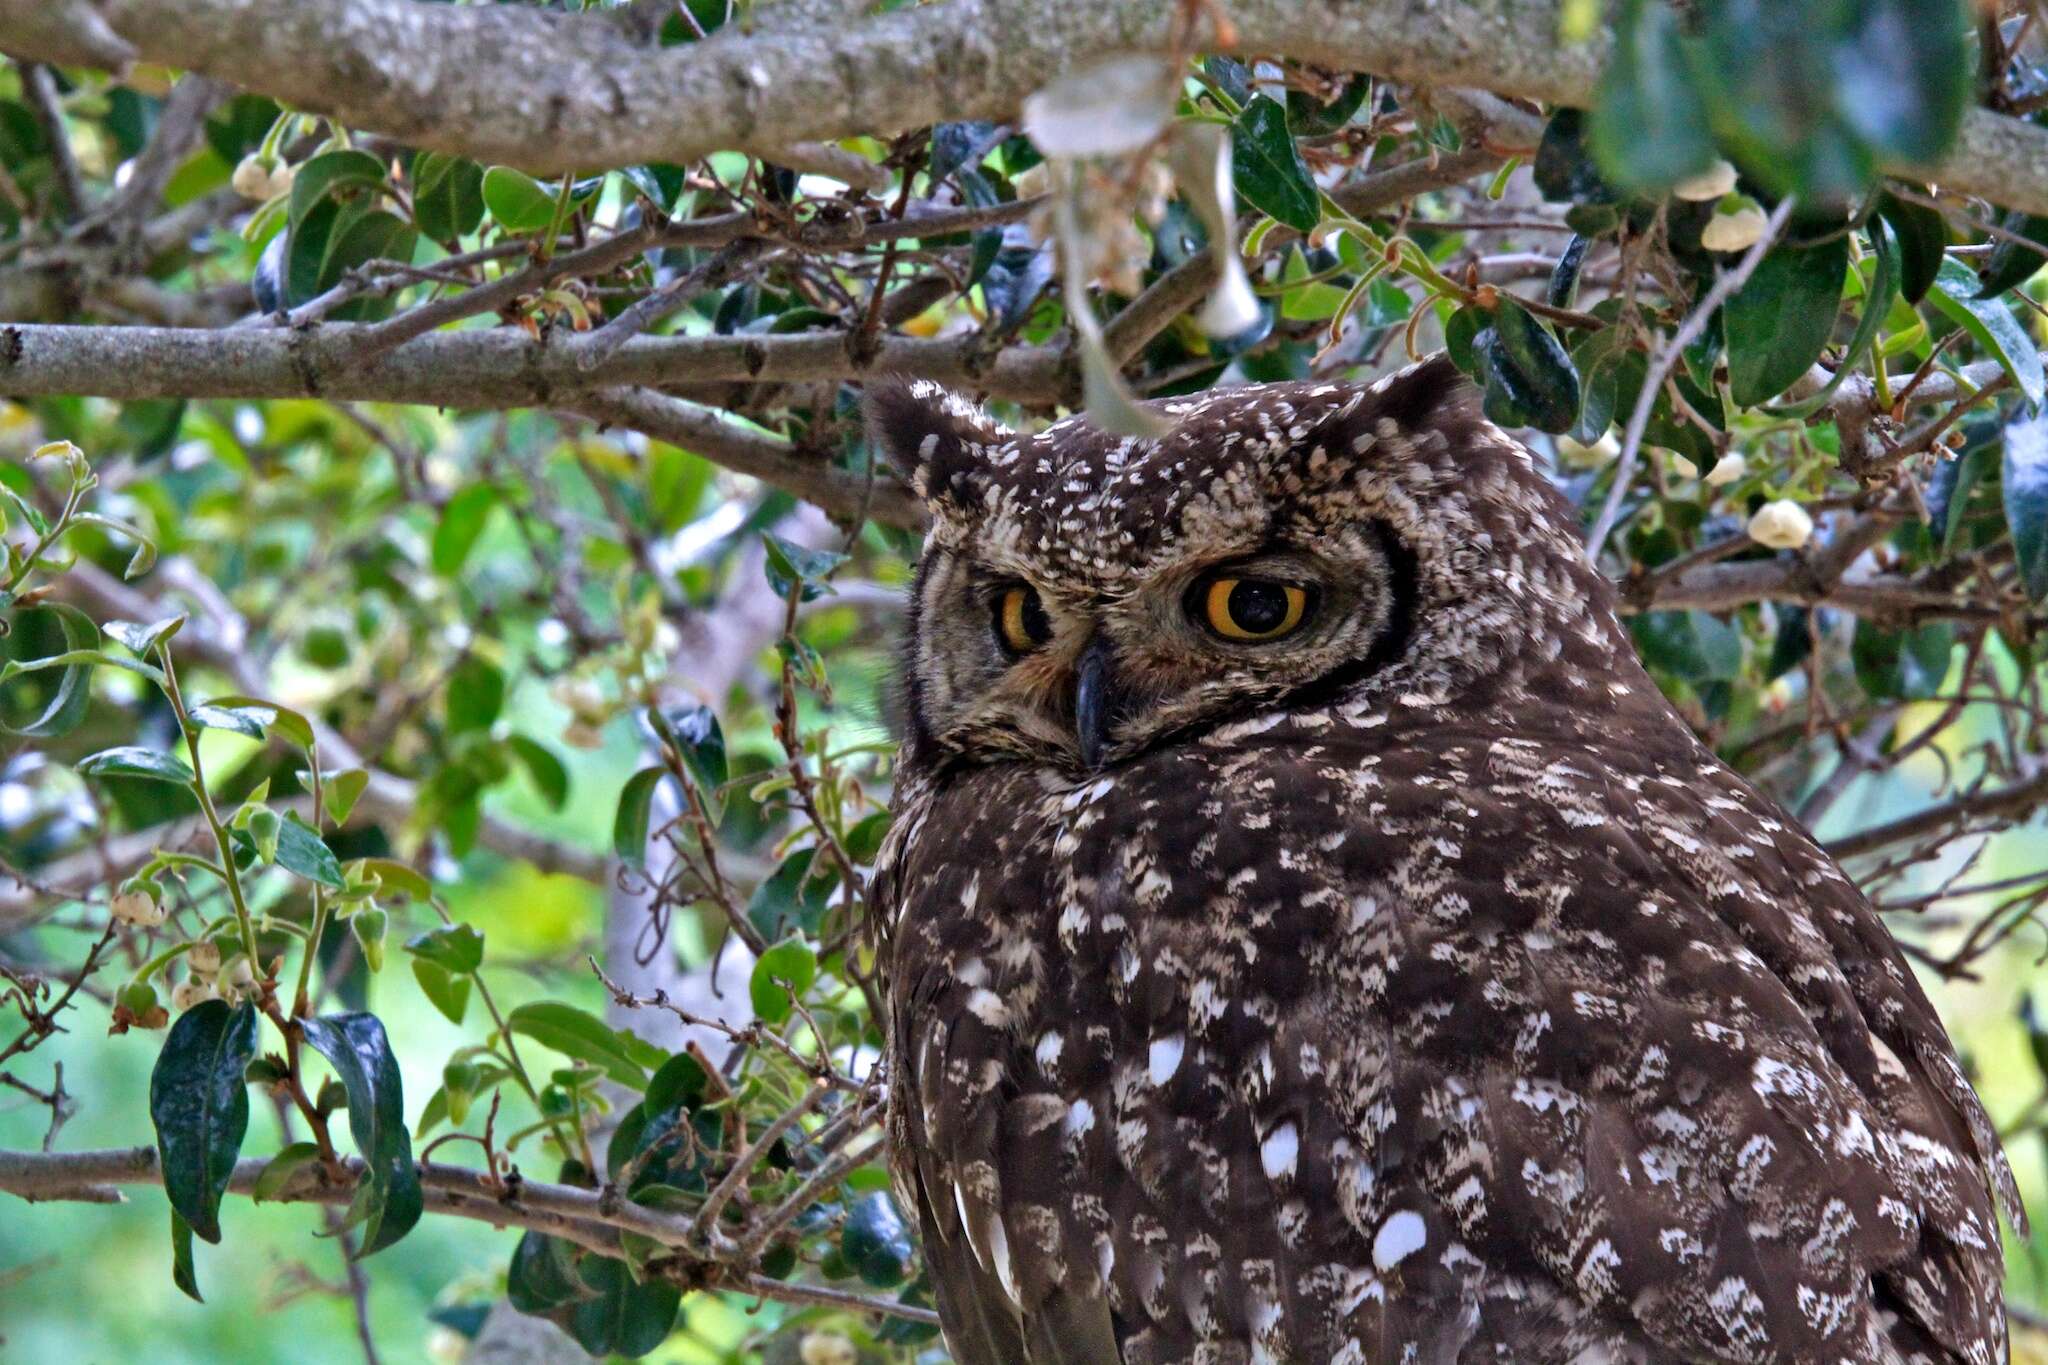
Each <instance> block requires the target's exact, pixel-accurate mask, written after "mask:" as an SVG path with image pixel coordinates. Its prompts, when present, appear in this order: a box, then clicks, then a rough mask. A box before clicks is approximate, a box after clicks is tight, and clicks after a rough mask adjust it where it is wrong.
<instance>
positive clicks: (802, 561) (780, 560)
mask: <svg viewBox="0 0 2048 1365" xmlns="http://www.w3.org/2000/svg"><path fill="white" fill-rule="evenodd" d="M761 544H762V546H763V547H764V548H765V549H766V550H767V559H766V571H767V574H768V586H769V587H771V588H773V589H775V595H776V596H777V597H783V598H786V597H788V596H789V594H790V592H791V591H792V590H793V589H796V588H798V587H799V586H801V588H802V592H803V600H804V601H806V602H809V601H811V600H813V599H814V598H818V597H822V596H825V595H827V594H829V593H830V592H831V591H832V585H831V584H830V583H828V582H827V581H826V579H827V578H829V577H830V576H831V573H832V571H833V570H834V569H836V568H838V567H839V566H840V565H841V564H844V563H845V562H846V556H845V555H843V554H840V553H838V552H837V551H834V550H813V549H811V548H810V547H809V546H807V545H799V544H797V543H796V542H795V541H793V540H785V539H783V538H782V537H781V536H778V535H776V534H775V533H774V532H773V531H763V532H762V533H761Z"/></svg>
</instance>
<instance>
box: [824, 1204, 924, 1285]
mask: <svg viewBox="0 0 2048 1365" xmlns="http://www.w3.org/2000/svg"><path fill="white" fill-rule="evenodd" d="M839 1254H840V1255H842V1256H844V1257H845V1258H846V1263H847V1264H848V1265H850V1266H852V1267H853V1269H854V1272H855V1273H856V1274H858V1275H859V1276H860V1277H861V1279H863V1280H865V1281H866V1282H867V1283H869V1284H871V1285H873V1286H874V1287H875V1288H877V1289H888V1288H890V1287H891V1286H892V1285H898V1284H901V1283H903V1281H904V1280H905V1279H906V1278H908V1276H909V1274H910V1267H911V1264H912V1263H913V1261H914V1260H915V1259H916V1257H915V1253H914V1250H913V1246H912V1243H911V1238H910V1225H909V1224H908V1223H906V1222H904V1220H903V1212H902V1210H900V1209H898V1208H897V1207H896V1200H895V1198H894V1197H893V1196H892V1195H890V1194H889V1192H888V1191H886V1190H877V1191H876V1192H875V1193H873V1194H870V1195H864V1196H862V1197H861V1198H859V1199H856V1200H855V1201H854V1202H853V1203H852V1205H851V1206H849V1207H848V1208H847V1210H846V1222H845V1223H844V1224H843V1225H842V1226H841V1227H840V1230H839Z"/></svg>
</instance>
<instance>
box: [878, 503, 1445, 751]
mask: <svg viewBox="0 0 2048 1365" xmlns="http://www.w3.org/2000/svg"><path fill="white" fill-rule="evenodd" d="M995 558H996V560H997V562H994V563H989V562H984V561H983V559H982V557H981V555H980V554H979V553H977V551H976V550H975V549H973V548H971V547H970V546H969V545H956V546H954V547H951V548H948V547H935V548H932V549H930V550H928V552H927V555H926V558H925V561H924V562H923V563H922V564H921V565H920V568H919V576H918V584H917V588H916V593H915V597H916V610H915V617H914V620H913V625H912V637H911V640H910V641H909V646H910V648H909V657H908V659H907V660H906V663H907V669H906V673H907V682H908V683H909V692H910V697H909V700H910V704H911V711H912V720H913V723H914V725H915V728H916V733H917V735H918V736H919V738H920V740H921V743H922V744H923V745H925V746H928V747H926V748H925V752H926V753H928V754H931V755H932V756H933V757H941V756H943V757H947V758H951V759H954V760H964V761H968V762H990V761H1006V760H1011V761H1013V760H1026V761H1037V762H1042V763H1047V764H1049V765H1051V766H1054V767H1057V768H1061V769H1064V770H1076V769H1078V770H1083V771H1094V770H1097V769H1101V768H1104V767H1108V766H1112V765H1114V764H1116V763H1119V762H1123V761H1125V760H1127V759H1129V758H1132V757H1134V756H1136V755H1137V754H1139V753H1142V752H1144V751H1146V750H1147V749H1150V748H1152V747H1154V746H1156V745H1158V744H1160V743H1163V742H1165V741H1167V740H1168V739H1185V738H1187V737H1189V736H1190V735H1193V734H1199V733H1201V732H1204V731H1206V730H1209V729H1213V728H1215V727H1217V726H1219V725H1224V724H1227V723H1230V722H1232V721H1237V720H1246V719H1250V718H1252V717H1254V716H1257V715H1260V714H1263V713H1268V712H1273V711H1278V710H1285V709H1291V708H1294V707H1296V706H1312V705H1321V704H1324V703H1325V702H1327V701H1330V700H1335V699H1336V698H1337V697H1339V696H1341V695H1342V694H1343V693H1344V692H1345V691H1346V690H1347V689H1348V688H1350V687H1352V686H1354V685H1356V684H1357V683H1359V682H1361V681H1363V680H1364V679H1366V678H1368V677H1370V676H1371V675H1373V674H1374V673H1377V672H1378V671H1380V670H1381V669H1382V668H1384V667H1386V666H1387V665H1388V664H1390V663H1392V662H1394V661H1396V660H1398V659H1399V658H1401V657H1402V655H1403V653H1404V651H1405V648H1406V643H1407V638H1408V632H1409V623H1410V621H1411V619H1412V616H1413V600H1414V596H1415V592H1416V566H1415V557H1414V555H1413V554H1412V553H1411V552H1410V551H1409V550H1408V549H1407V547H1406V546H1404V545H1403V544H1401V543H1400V541H1399V540H1398V539H1397V538H1396V537H1395V536H1394V535H1393V533H1392V532H1391V531H1389V530H1388V529H1387V528H1385V527H1384V526H1381V525H1379V524H1377V523H1374V522H1362V523H1353V524H1351V525H1349V526H1342V527H1338V528H1334V529H1323V530H1319V531H1317V532H1316V533H1314V534H1312V535H1304V536H1302V537H1301V538H1300V539H1298V540H1297V539H1292V538H1289V537H1287V536H1285V535H1280V536H1276V537H1275V538H1273V539H1271V540H1269V541H1267V542H1266V543H1264V544H1262V545H1260V546H1259V547H1257V548H1256V549H1253V550H1250V551H1249V552H1242V553H1237V554H1229V555H1226V556H1224V557H1221V558H1219V557H1215V556H1194V555H1189V556H1186V557H1184V558H1183V557H1177V556H1175V555H1172V554H1168V555H1165V556H1163V557H1162V559H1161V561H1159V562H1155V563H1154V564H1152V565H1150V566H1147V569H1146V571H1145V572H1143V573H1141V574H1138V575H1134V577H1133V580H1132V581H1131V582H1129V583H1127V584H1117V585H1114V586H1113V587H1108V588H1105V586H1104V585H1102V584H1100V583H1095V584H1089V585H1077V584H1074V583H1071V582H1062V581H1060V575H1059V573H1058V571H1057V569H1055V568H1050V567H1045V566H1041V565H1039V564H1037V563H1031V562H1023V561H1020V560H1016V559H1013V558H1011V557H1008V556H1002V555H996V556H995Z"/></svg>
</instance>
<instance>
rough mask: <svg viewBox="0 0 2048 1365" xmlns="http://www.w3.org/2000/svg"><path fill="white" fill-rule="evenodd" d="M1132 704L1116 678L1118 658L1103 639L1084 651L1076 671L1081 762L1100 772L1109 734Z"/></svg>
mask: <svg viewBox="0 0 2048 1365" xmlns="http://www.w3.org/2000/svg"><path fill="white" fill-rule="evenodd" d="M1129 701H1130V694H1129V693H1127V692H1126V691H1125V690H1124V686H1123V683H1122V681H1121V680H1120V679H1119V678H1118V677H1117V672H1116V655H1115V653H1114V652H1113V651H1112V650H1111V649H1110V647H1109V642H1108V641H1107V640H1105V639H1103V638H1102V637H1101V636H1100V635H1098V636H1096V637H1095V638H1094V639H1092V640H1090V641H1089V642H1088V645H1087V648H1085V649H1083V650H1082V651H1081V662H1080V664H1079V666H1078V667H1076V669H1075V670H1074V734H1075V737H1076V738H1078V739H1079V740H1080V741H1081V762H1082V765H1083V766H1085V767H1088V768H1091V769H1093V768H1100V767H1101V766H1102V755H1103V752H1104V751H1105V750H1107V749H1108V748H1109V730H1110V727H1111V726H1113V725H1115V724H1116V723H1117V721H1118V720H1120V719H1122V718H1123V714H1124V711H1125V709H1126V707H1127V705H1128V703H1129Z"/></svg>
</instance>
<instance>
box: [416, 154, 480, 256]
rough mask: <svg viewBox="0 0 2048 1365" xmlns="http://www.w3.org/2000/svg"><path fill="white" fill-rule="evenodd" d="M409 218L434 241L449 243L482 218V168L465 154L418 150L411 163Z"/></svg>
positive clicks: (466, 231) (473, 228)
mask: <svg viewBox="0 0 2048 1365" xmlns="http://www.w3.org/2000/svg"><path fill="white" fill-rule="evenodd" d="M412 182H413V189H412V211H413V221H414V222H416V223H417V224H418V225H419V229H420V231H421V232H423V233H425V234H426V235H427V236H428V237H430V238H432V239H433V240H434V241H437V242H453V241H454V240H455V239H456V238H458V237H466V236H468V235H469V234H470V233H472V232H475V231H476V230H477V227H478V225H480V224H481V223H482V222H483V220H484V168H483V167H481V166H479V165H477V164H476V163H475V162H474V161H471V160H470V159H469V158H468V157H465V156H449V155H446V154H444V153H441V152H421V153H420V154H419V155H418V156H416V157H414V158H413V162H412Z"/></svg>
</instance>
